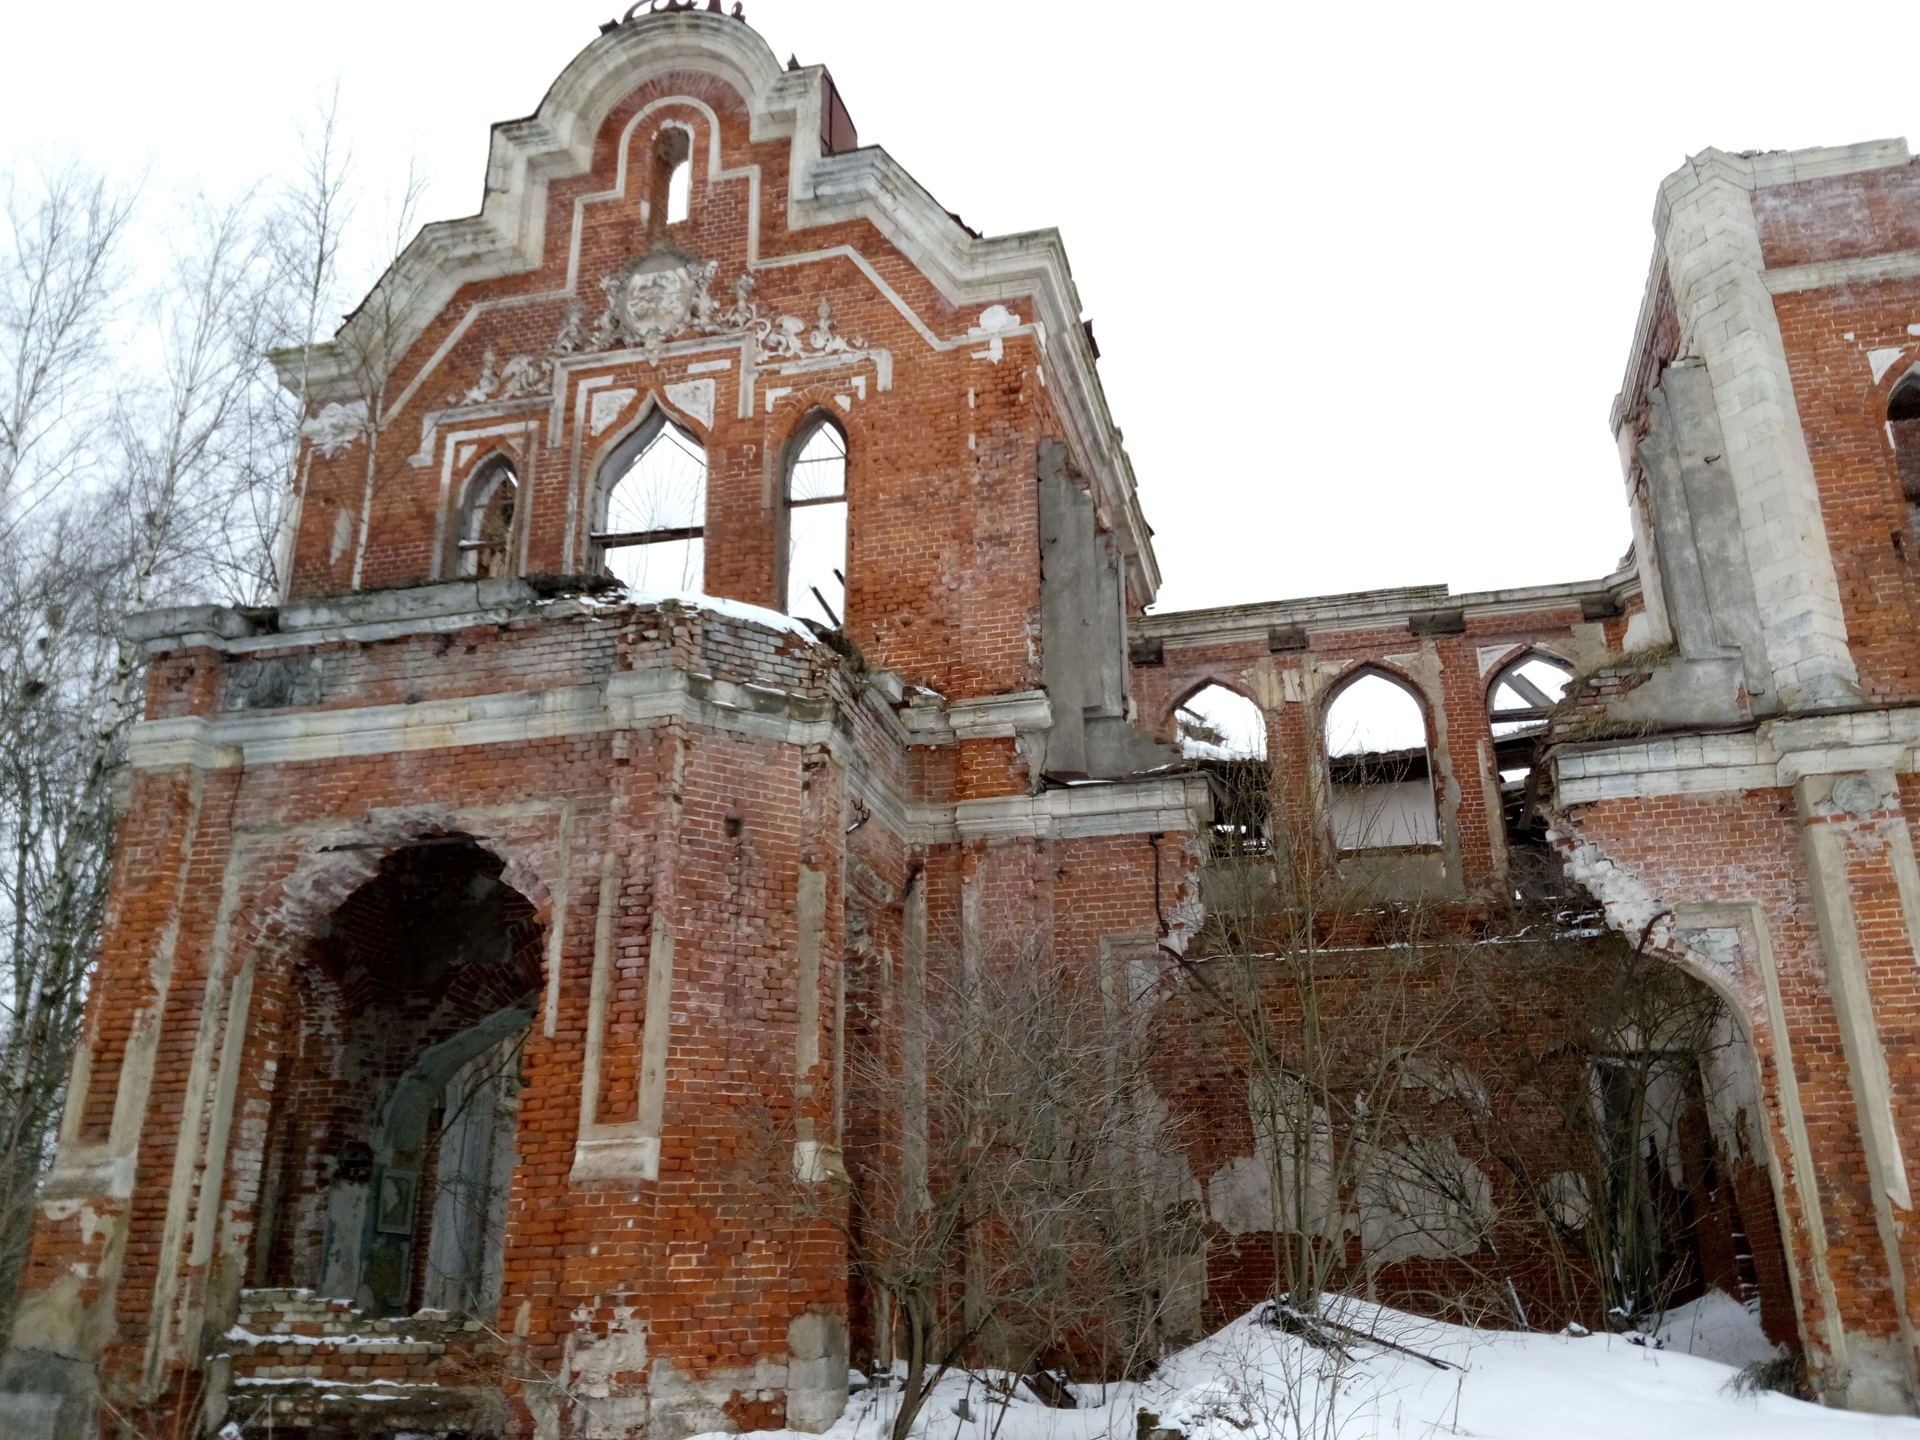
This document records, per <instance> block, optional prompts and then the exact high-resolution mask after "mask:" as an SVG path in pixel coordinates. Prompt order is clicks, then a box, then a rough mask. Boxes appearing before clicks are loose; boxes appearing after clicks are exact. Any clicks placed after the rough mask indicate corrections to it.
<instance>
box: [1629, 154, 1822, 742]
mask: <svg viewBox="0 0 1920 1440" xmlns="http://www.w3.org/2000/svg"><path fill="white" fill-rule="evenodd" d="M1790 160H1791V157H1788V158H1787V159H1786V160H1775V161H1773V162H1770V165H1769V167H1768V171H1767V173H1768V174H1769V175H1771V174H1776V173H1777V174H1784V175H1792V174H1794V173H1795V172H1794V170H1793V167H1792V165H1791V164H1790V163H1789V161H1790ZM1835 163H1838V162H1836V161H1835V160H1833V159H1831V158H1830V157H1810V158H1809V159H1808V162H1807V167H1806V168H1807V170H1808V173H1809V174H1813V173H1823V174H1824V173H1833V172H1832V171H1831V166H1832V165H1833V164H1835ZM1758 183H1761V182H1760V179H1759V171H1758V170H1757V169H1756V165H1755V162H1754V160H1753V159H1751V158H1748V157H1742V156H1737V155H1728V154H1725V153H1723V152H1721V151H1718V150H1705V151H1702V152H1701V153H1700V154H1698V155H1695V156H1693V157H1692V158H1691V159H1689V160H1688V161H1687V163H1686V164H1685V165H1683V166H1682V167H1681V168H1680V169H1679V170H1676V171H1675V172H1674V173H1673V174H1672V175H1669V176H1668V177H1667V179H1666V181H1665V183H1664V184H1663V185H1662V186H1661V187H1660V202H1659V207H1658V210H1657V212H1656V215H1655V222H1654V223H1655V230H1656V233H1657V234H1658V236H1659V243H1660V250H1661V252H1662V253H1663V254H1664V255H1665V257H1666V262H1667V279H1668V284H1669V285H1670V286H1671V287H1672V290H1673V298H1674V306H1675V309H1676V311H1677V313H1678V315H1679V320H1680V353H1681V354H1683V355H1697V356H1699V357H1700V358H1701V359H1703V360H1705V361H1706V363H1707V369H1708V373H1709V374H1710V375H1711V376H1712V379H1713V388H1714V399H1715V404H1716V408H1717V409H1718V411H1719V420H1720V429H1721V434H1722V436H1723V437H1724V439H1725V442H1726V447H1727V465H1728V468H1729V471H1730V473H1731V475H1732V478H1733V484H1734V492H1735V495H1736V497H1737V499H1738V503H1739V506H1740V521H1741V531H1742V534H1743V537H1744V539H1745V541H1746V551H1747V562H1748V566H1749V568H1750V569H1751V571H1752V575H1753V589H1754V598H1755V602H1756V604H1757V606H1758V609H1759V612H1760V624H1761V629H1762V632H1763V634H1764V635H1765V638H1766V646H1767V660H1768V663H1769V665H1770V666H1771V668H1772V670H1773V675H1774V683H1775V685H1776V687H1777V689H1778V692H1779V698H1780V700H1781V702H1782V703H1783V705H1784V706H1785V707H1786V708H1788V709H1800V708H1805V707H1808V706H1818V705H1837V704H1846V703H1857V702H1858V700H1859V693H1860V692H1859V681H1858V677H1857V676H1856V674H1855V672H1854V666H1853V656H1852V653H1851V652H1850V651H1849V650H1848V648H1847V629H1846V621H1845V618H1844V616H1843V614H1842V612H1841V607H1840V584H1839V580H1838V578H1837V577H1836V575H1835V574H1834V568H1833V557H1832V555H1831V553H1830V552H1829V550H1828V547H1827V530H1826V520H1825V517H1824V515H1823V514H1822V512H1821V508H1820V492H1819V486H1818V484H1817V483H1816V481H1815V479H1814V473H1813V460H1812V457H1811V456H1810V455H1809V454H1808V452H1807V443H1806V437H1805V435H1804V434H1803V433H1802V431H1801V428H1800V412H1799V407H1798V404H1797V401H1796V400H1795V397H1794V390H1793V379H1792V376H1791V374H1790V373H1789V370H1788V366H1787V352H1786V345H1785V342H1784V341H1783V340H1782V338H1781V335H1780V322H1779V318H1778V316H1777V315H1776V314H1775V313H1774V308H1773V297H1772V296H1771V295H1770V294H1769V293H1768V291H1767V287H1766V285H1765V283H1764V281H1763V280H1762V276H1763V275H1764V273H1765V271H1766V261H1765V259H1764V257H1763V256H1762V254H1761V250H1760V229H1759V224H1758V222H1757V221H1756V220H1755V219H1754V214H1753V198H1752V192H1753V190H1754V188H1755V186H1756V184H1758ZM1773 183H1778V182H1773Z"/></svg>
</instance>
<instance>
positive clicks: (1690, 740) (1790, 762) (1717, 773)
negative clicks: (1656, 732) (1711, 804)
mask: <svg viewBox="0 0 1920 1440" xmlns="http://www.w3.org/2000/svg"><path fill="white" fill-rule="evenodd" d="M1553 769H1554V788H1555V794H1556V795H1557V797H1558V801H1559V804H1561V805H1562V806H1570V805H1591V804H1593V803H1595V802H1596V801H1600V800H1620V799H1628V798H1633V797H1643V796H1654V795H1711V794H1720V793H1725V792H1730V791H1737V790H1770V789H1779V788H1784V787H1786V786H1790V785H1792V784H1794V783H1795V782H1796V781H1798V780H1799V779H1800V778H1801V777H1802V776H1806V775H1839V774H1847V773H1849V772H1853V771H1862V770H1892V771H1894V772H1895V773H1897V774H1902V775H1909V774H1914V773H1920V709H1900V710H1866V711H1856V712H1852V713H1848V714H1842V715H1814V716H1808V717H1805V718H1798V719H1788V720H1774V721H1769V722H1768V723H1766V724H1763V725H1761V726H1759V727H1758V728H1756V729H1753V730H1746V731H1738V732H1735V733H1732V734H1718V735H1716V734H1706V735H1674V736H1666V737H1662V738H1659V739H1654V740H1636V741H1620V742H1610V743H1608V744H1606V745H1604V746H1596V747H1594V748H1591V749H1588V748H1577V747H1576V748H1562V749H1559V750H1556V751H1555V752H1554V755H1553Z"/></svg>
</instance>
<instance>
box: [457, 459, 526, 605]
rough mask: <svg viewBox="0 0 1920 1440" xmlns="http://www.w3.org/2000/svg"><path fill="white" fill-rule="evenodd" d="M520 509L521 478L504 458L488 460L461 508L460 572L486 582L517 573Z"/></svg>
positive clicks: (458, 567) (458, 562) (468, 487)
mask: <svg viewBox="0 0 1920 1440" xmlns="http://www.w3.org/2000/svg"><path fill="white" fill-rule="evenodd" d="M519 508H520V478H519V476H517V475H515V474H514V472H513V465H512V463H511V462H510V461H508V460H507V459H506V458H505V457H504V456H500V457H496V458H495V459H493V460H490V461H488V462H487V463H486V464H485V465H484V466H482V467H481V469H480V470H479V472H478V473H476V474H475V475H474V477H473V479H472V480H471V481H470V482H469V483H468V485H467V498H466V502H465V503H464V504H463V505H462V506H461V509H460V534H459V538H458V539H457V540H456V541H455V549H456V550H457V552H458V556H457V564H456V565H455V569H456V571H457V572H458V573H459V574H461V575H470V576H476V577H478V578H479V579H482V580H491V579H496V578H498V577H500V576H502V575H511V574H512V573H513V569H514V565H513V538H514V533H515V531H514V520H515V518H516V516H517V515H518V513H519Z"/></svg>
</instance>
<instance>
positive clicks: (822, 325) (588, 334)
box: [502, 240, 866, 374]
mask: <svg viewBox="0 0 1920 1440" xmlns="http://www.w3.org/2000/svg"><path fill="white" fill-rule="evenodd" d="M719 268H720V265H719V262H718V261H716V260H708V261H705V262H702V261H701V260H699V259H697V258H696V257H694V256H692V255H689V254H687V253H686V251H684V250H679V249H676V248H674V247H673V246H671V245H669V244H668V243H667V242H666V241H664V240H660V241H656V242H655V243H654V246H653V248H652V249H651V250H649V251H647V253H646V254H644V255H637V256H635V257H634V258H633V259H631V260H629V261H628V262H627V263H626V264H625V265H622V266H621V267H620V268H619V269H618V270H616V271H614V272H613V274H611V275H609V276H607V277H606V278H605V279H604V280H602V281H601V282H600V289H601V291H602V292H603V293H604V294H605V295H606V297H607V308H606V309H605V310H604V311H602V312H601V315H600V318H599V320H598V321H596V322H595V324H594V326H593V329H592V330H591V331H588V330H586V328H585V326H584V324H583V321H584V320H585V318H586V311H585V308H584V307H583V306H582V305H581V304H580V302H579V301H577V300H575V301H570V302H568V305H567V307H566V311H565V314H564V318H563V319H562V320H561V323H560V331H559V333H558V334H557V335H555V336H554V340H553V345H552V346H551V348H550V350H549V352H548V353H549V354H551V355H553V356H556V357H564V356H568V355H592V354H597V353H599V352H600V351H603V350H614V349H621V348H628V347H631V348H634V349H639V350H644V351H645V352H646V355H647V358H648V360H649V361H651V362H652V363H653V364H655V365H658V364H659V363H660V358H661V354H662V351H663V349H664V347H665V346H666V343H667V342H668V341H670V340H676V339H678V338H680V337H681V336H682V335H729V336H731V335H738V336H742V337H743V338H747V339H750V340H751V341H752V342H753V347H754V359H755V361H756V362H759V363H762V364H764V363H767V362H779V361H791V360H807V359H813V358H816V357H818V356H822V355H833V354H841V353H850V352H856V351H862V350H865V349H866V341H864V340H862V339H859V338H857V337H854V338H849V337H847V336H843V335H841V334H840V333H839V332H838V330H837V329H836V327H835V325H834V320H833V312H832V310H831V309H830V308H829V307H828V305H827V302H826V301H825V300H822V301H821V302H820V304H819V306H818V309H817V312H816V317H815V319H814V320H813V321H812V322H811V323H809V322H808V321H806V320H802V319H801V318H800V317H799V316H797V315H766V314H763V313H762V312H761V309H760V307H759V305H758V304H756V303H755V302H754V299H753V277H752V276H751V275H742V276H741V277H740V278H739V279H738V280H736V281H734V283H733V304H732V305H730V306H726V307H724V308H723V307H722V305H721V304H720V303H719V302H718V301H716V300H715V299H714V297H713V279H714V275H715V274H716V273H717V272H718V271H719ZM512 368H513V364H512V362H509V364H508V366H507V371H508V372H510V371H511V370H512ZM502 373H503V374H505V373H507V372H502Z"/></svg>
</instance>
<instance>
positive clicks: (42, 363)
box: [0, 110, 418, 1323]
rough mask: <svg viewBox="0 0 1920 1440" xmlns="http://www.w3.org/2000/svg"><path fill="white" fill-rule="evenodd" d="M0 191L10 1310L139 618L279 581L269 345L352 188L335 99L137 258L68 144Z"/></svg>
mask: <svg viewBox="0 0 1920 1440" xmlns="http://www.w3.org/2000/svg"><path fill="white" fill-rule="evenodd" d="M417 193H418V186H417V184H416V185H415V186H414V187H412V188H411V189H410V191H409V199H408V204H409V205H411V203H412V200H413V198H414V197H415V196H417ZM3 198H4V206H3V207H0V739H4V749H3V750H0V857H3V858H0V921H3V922H4V924H3V925H0V937H4V938H3V939H0V944H4V947H5V969H4V972H0V1323H4V1321H5V1320H6V1317H7V1316H8V1315H9V1314H10V1313H11V1308H12V1303H13V1297H14V1292H15V1289H16V1286H17V1283H18V1276H19V1271H20V1266H21V1264H22V1262H23V1260H24V1258H25V1249H26V1243H27V1239H28V1236H29V1233H30V1229H31V1223H32V1213H33V1197H34V1194H35V1190H36V1186H37V1184H38V1180H39V1177H40V1175H41V1173H42V1171H43V1170H44V1169H45V1167H46V1165H47V1163H48V1162H49V1161H50V1159H51V1152H52V1143H53V1136H54V1130H55V1126H56V1124H57V1121H58V1117H59V1112H60V1108H61V1105H62V1103H63V1100H64V1094H65V1081H66V1075H67V1070H68V1066H69V1063H70V1058H71V1055H72V1051H73V1047H74V1044H75V1042H76V1040H77V1038H78V1034H79V1027H80V1022H81V1015H82V1010H83V1006H84V1002H85V998H86V987H87V976H88V972H89V967H90V965H91V963H92V956H93V950H94V945H95V942H96V938H97V935H98V931H99V926H100V923H101V919H102V916H103V914H104V910H105V904H106V895H107V883H108V868H109V861H110V857H111V853H112V846H113V838H114V831H115V826H116V823H117V817H116V811H115V804H116V796H117V795H119V794H122V793H124V788H125V784H126V783H127V779H128V777H127V775H126V770H125V764H126V749H127V740H128V736H129V733H130V731H131V728H132V726H133V724H134V722H135V721H136V720H137V719H138V716H139V712H140V707H141V704H142V699H143V691H144V682H145V655H144V652H143V651H142V650H141V649H140V648H139V647H138V646H136V645H135V644H133V643H132V642H130V641H129V640H128V639H127V638H126V636H125V635H124V633H123V631H122V621H123V619H124V617H125V616H126V615H127V614H128V613H130V612H133V611H138V610H143V609H150V608H153V607H155V606H162V605H168V604H180V603H188V602H198V601H219V602H224V603H230V604H243V605H246V604H261V603H270V602H272V601H273V600H275V599H277V598H278V597H279V594H280V589H281V574H282V569H283V567H284V564H285V559H286V555H287V553H288V546H287V544H286V537H287V534H288V531H289V528H290V521H291V518H292V517H291V515H290V514H289V509H290V507H289V499H290V497H291V496H292V495H293V494H294V493H296V485H295V481H296V479H297V477H296V476H295V473H294V464H295V457H296V455H297V453H298V448H299V447H298V441H299V432H300V427H301V425H302V423H303V420H304V416H305V410H306V405H305V402H304V399H303V398H302V397H300V396H297V395H296V396H292V397H289V396H287V395H286V394H285V393H284V392H283V391H282V389H281V387H280V385H279V383H278V381H277V379H276V378H275V376H274V373H273V371H272V369H271V368H270V366H269V364H268V360H267V356H268V352H269V350H270V349H271V348H272V347H274V346H284V345H286V344H288V343H295V344H299V345H301V346H302V347H304V346H305V345H307V344H308V343H310V342H311V341H312V340H313V339H314V338H315V335H316V331H317V330H318V328H319V327H320V324H321V319H322V317H323V316H324V315H325V314H326V313H327V310H328V307H329V306H331V305H332V304H334V303H335V300H336V295H337V286H338V284H339V278H340V277H339V268H340V267H339V256H340V254H341V251H342V248H343V238H342V227H343V224H344V220H345V216H346V213H347V211H348V209H349V206H348V203H347V190H346V183H345V177H344V173H343V163H342V160H341V158H340V155H339V150H338V141H337V134H336V127H335V122H334V118H333V112H332V111H331V110H327V111H325V112H323V117H322V123H321V125H320V127H319V130H318V133H317V135H316V137H315V139H314V140H313V142H312V143H310V144H309V145H308V147H307V154H306V165H305V169H304V173H303V175H302V177H301V179H300V181H299V182H298V183H297V184H295V185H294V186H293V187H292V188H291V189H289V190H287V191H285V192H283V193H281V194H280V195H279V196H278V197H277V198H274V197H271V196H267V197H263V194H262V192H261V191H259V190H255V191H254V192H251V193H248V194H246V195H243V196H241V197H240V198H239V199H237V200H235V201H233V202H231V203H228V204H225V205H214V204H210V203H208V202H205V201H194V202H189V203H186V204H184V205H181V206H178V207H177V208H176V209H175V210H174V211H173V212H172V213H168V214H166V215H165V218H164V222H162V221H161V220H160V217H159V216H158V215H155V216H154V217H153V218H154V220H155V222H156V224H155V226H154V227H153V228H157V229H160V230H162V231H163V233H164V234H165V235H166V236H167V243H166V244H165V246H162V245H160V244H158V243H152V244H146V245H143V246H142V252H143V254H145V255H148V256H151V255H155V254H158V255H161V256H163V257H164V259H162V260H160V261H157V262H156V261H152V260H149V261H148V262H147V268H146V269H145V270H143V271H141V272H139V273H135V272H134V269H133V267H132V265H131V264H130V262H129V253H128V246H129V241H130V239H131V237H132V236H133V234H134V233H135V227H136V226H137V225H139V223H140V222H141V220H142V218H143V213H144V212H137V211H136V207H135V203H134V201H135V196H134V194H133V193H132V192H130V191H127V190H123V189H116V188H115V187H113V186H112V185H110V184H108V183H107V182H106V181H104V180H102V179H100V178H99V177H97V176H94V175H91V174H90V173H89V172H87V171H86V170H85V169H84V168H83V167H79V166H69V167H67V168H65V169H61V170H57V171H54V172H52V173H51V174H47V175H43V176H40V177H38V178H30V179H28V180H23V181H16V182H14V183H12V184H11V185H10V186H9V187H8V188H7V189H6V190H5V192H4V197H3ZM408 223H410V220H409V222H408ZM142 233H144V232H142ZM276 541H278V542H279V543H276Z"/></svg>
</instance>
